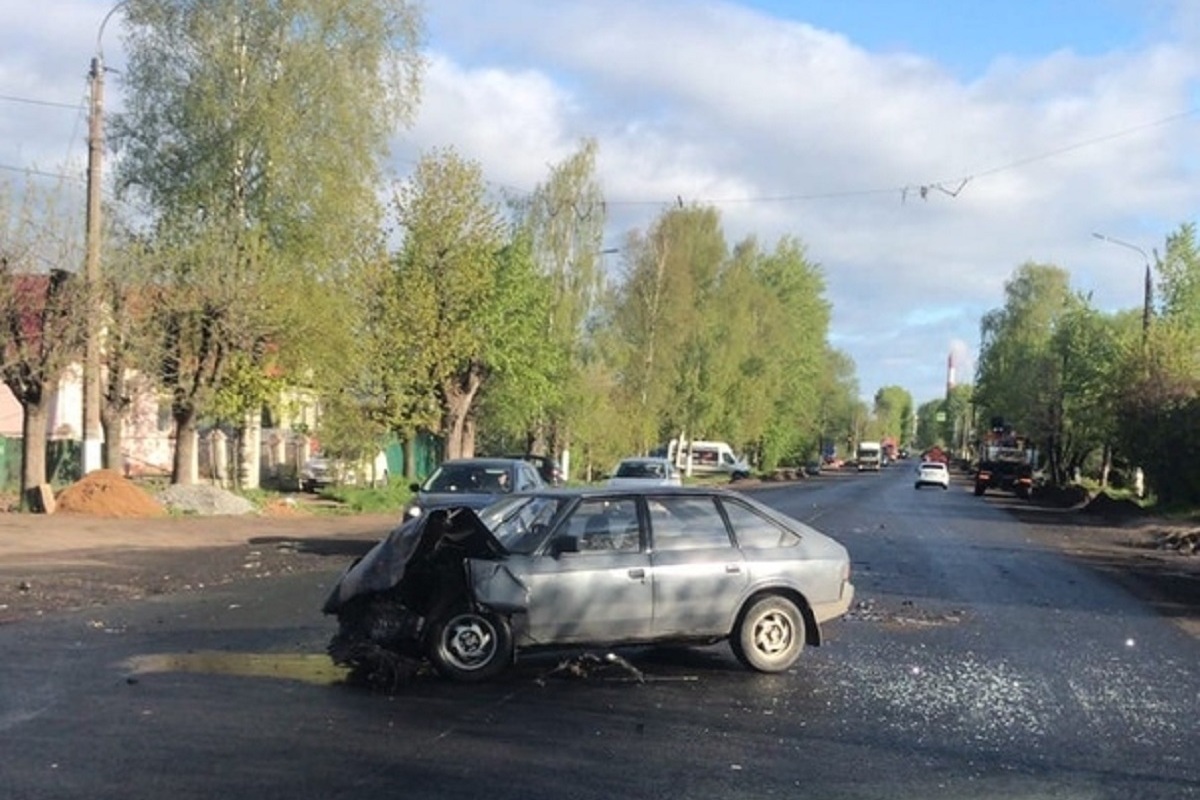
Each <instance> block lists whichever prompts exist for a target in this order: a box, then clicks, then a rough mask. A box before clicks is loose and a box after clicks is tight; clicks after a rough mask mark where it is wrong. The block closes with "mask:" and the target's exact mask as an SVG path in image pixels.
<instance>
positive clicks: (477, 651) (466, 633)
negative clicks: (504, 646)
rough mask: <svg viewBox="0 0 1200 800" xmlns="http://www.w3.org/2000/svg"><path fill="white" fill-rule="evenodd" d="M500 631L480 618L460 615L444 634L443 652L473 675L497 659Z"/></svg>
mask: <svg viewBox="0 0 1200 800" xmlns="http://www.w3.org/2000/svg"><path fill="white" fill-rule="evenodd" d="M496 642H497V634H496V629H495V628H494V627H493V626H492V624H491V623H490V622H489V621H488V620H486V619H484V618H483V617H480V616H478V615H476V614H460V615H458V616H457V617H454V618H453V619H451V620H450V621H449V622H447V623H446V627H445V628H444V629H443V633H442V652H443V653H444V654H445V657H446V660H447V661H448V662H450V664H452V665H453V666H454V667H456V668H458V669H461V670H464V671H468V672H469V671H471V670H476V669H482V668H483V667H486V666H487V665H488V663H490V662H491V661H492V659H493V658H495V656H496Z"/></svg>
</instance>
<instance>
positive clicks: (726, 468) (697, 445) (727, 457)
mask: <svg viewBox="0 0 1200 800" xmlns="http://www.w3.org/2000/svg"><path fill="white" fill-rule="evenodd" d="M691 457H692V469H691V472H690V473H689V472H688V443H686V442H685V443H684V445H683V447H682V448H681V447H680V445H679V440H678V439H672V440H671V442H670V443H669V444H668V445H667V458H669V459H671V460H672V461H674V462H675V465H676V466H677V467H679V470H680V471H681V472H683V473H684V474H692V475H728V476H729V477H730V478H732V479H733V480H735V481H736V480H740V479H742V478H749V477H750V465H749V464H747V463H746V462H745V460H743V459H741V458H739V457H738V456H736V455H735V454H734V452H733V448H732V447H730V446H729V445H728V444H726V443H725V442H702V441H693V442H691Z"/></svg>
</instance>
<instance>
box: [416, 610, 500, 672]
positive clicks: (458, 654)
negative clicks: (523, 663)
mask: <svg viewBox="0 0 1200 800" xmlns="http://www.w3.org/2000/svg"><path fill="white" fill-rule="evenodd" d="M429 660H430V662H432V663H433V666H434V669H436V670H437V671H438V673H439V674H441V675H442V677H445V678H449V679H450V680H453V681H458V682H460V683H473V682H477V681H486V680H489V679H491V678H494V677H496V676H497V675H499V674H500V673H502V672H504V671H505V670H506V669H508V667H509V665H511V664H512V661H513V640H512V630H511V628H510V627H509V625H508V621H507V620H505V619H504V618H502V617H500V616H498V615H496V614H493V613H491V612H488V611H474V610H471V609H466V608H455V609H452V610H450V611H449V612H447V613H445V614H443V615H441V616H440V617H438V618H437V619H436V620H435V621H434V622H433V625H432V626H431V629H430V635H429Z"/></svg>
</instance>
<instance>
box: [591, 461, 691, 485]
mask: <svg viewBox="0 0 1200 800" xmlns="http://www.w3.org/2000/svg"><path fill="white" fill-rule="evenodd" d="M682 484H683V480H682V479H681V478H680V476H679V470H677V469H676V468H675V464H673V463H672V462H671V461H670V460H669V459H666V458H658V457H655V456H639V457H633V458H624V459H621V461H620V462H618V463H617V468H616V469H614V470H613V474H612V476H611V477H610V478H609V479H608V485H609V486H680V485H682Z"/></svg>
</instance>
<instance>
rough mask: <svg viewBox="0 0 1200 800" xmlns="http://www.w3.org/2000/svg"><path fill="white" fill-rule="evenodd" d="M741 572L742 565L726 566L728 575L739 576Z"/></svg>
mask: <svg viewBox="0 0 1200 800" xmlns="http://www.w3.org/2000/svg"><path fill="white" fill-rule="evenodd" d="M741 571H742V565H741V564H726V565H725V574H726V575H737V574H738V573H739V572H741Z"/></svg>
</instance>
